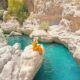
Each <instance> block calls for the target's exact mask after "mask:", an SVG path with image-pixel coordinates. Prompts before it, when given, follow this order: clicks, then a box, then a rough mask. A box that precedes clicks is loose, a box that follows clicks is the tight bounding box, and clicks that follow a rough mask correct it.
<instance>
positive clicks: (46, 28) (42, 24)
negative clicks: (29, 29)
mask: <svg viewBox="0 0 80 80" xmlns="http://www.w3.org/2000/svg"><path fill="white" fill-rule="evenodd" d="M48 27H49V23H48V22H46V21H43V22H41V23H40V29H43V30H46V31H47V30H48Z"/></svg>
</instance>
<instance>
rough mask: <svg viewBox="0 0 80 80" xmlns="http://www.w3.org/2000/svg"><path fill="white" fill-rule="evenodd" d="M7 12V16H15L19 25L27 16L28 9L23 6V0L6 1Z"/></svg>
mask: <svg viewBox="0 0 80 80" xmlns="http://www.w3.org/2000/svg"><path fill="white" fill-rule="evenodd" d="M8 11H9V14H10V15H11V16H15V17H16V19H17V20H18V21H19V22H20V23H22V22H23V21H24V20H25V19H26V18H27V17H28V16H29V12H28V9H27V8H26V6H25V5H24V2H23V0H8Z"/></svg>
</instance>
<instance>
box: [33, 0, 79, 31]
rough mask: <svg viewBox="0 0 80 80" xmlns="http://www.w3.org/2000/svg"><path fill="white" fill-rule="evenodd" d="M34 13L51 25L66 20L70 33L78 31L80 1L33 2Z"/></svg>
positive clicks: (37, 0)
mask: <svg viewBox="0 0 80 80" xmlns="http://www.w3.org/2000/svg"><path fill="white" fill-rule="evenodd" d="M34 12H35V13H36V14H37V15H38V18H40V20H41V21H49V22H50V24H51V25H54V24H59V23H60V21H61V20H62V19H67V20H68V21H70V24H69V25H68V27H69V28H70V30H71V31H76V30H78V29H80V0H34Z"/></svg>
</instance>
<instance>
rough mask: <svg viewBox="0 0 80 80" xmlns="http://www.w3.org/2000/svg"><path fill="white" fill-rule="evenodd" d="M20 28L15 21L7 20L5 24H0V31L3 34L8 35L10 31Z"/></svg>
mask: <svg viewBox="0 0 80 80" xmlns="http://www.w3.org/2000/svg"><path fill="white" fill-rule="evenodd" d="M18 27H20V24H19V22H18V21H17V20H14V19H12V20H8V21H7V22H3V23H2V24H1V29H2V30H3V31H4V33H10V32H12V31H17V28H18Z"/></svg>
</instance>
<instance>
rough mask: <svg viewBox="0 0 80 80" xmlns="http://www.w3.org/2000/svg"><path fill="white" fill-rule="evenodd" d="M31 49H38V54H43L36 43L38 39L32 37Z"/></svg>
mask: <svg viewBox="0 0 80 80" xmlns="http://www.w3.org/2000/svg"><path fill="white" fill-rule="evenodd" d="M32 49H33V51H38V52H39V54H40V55H42V54H43V48H42V47H41V45H40V44H38V39H34V40H33V42H32Z"/></svg>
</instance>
